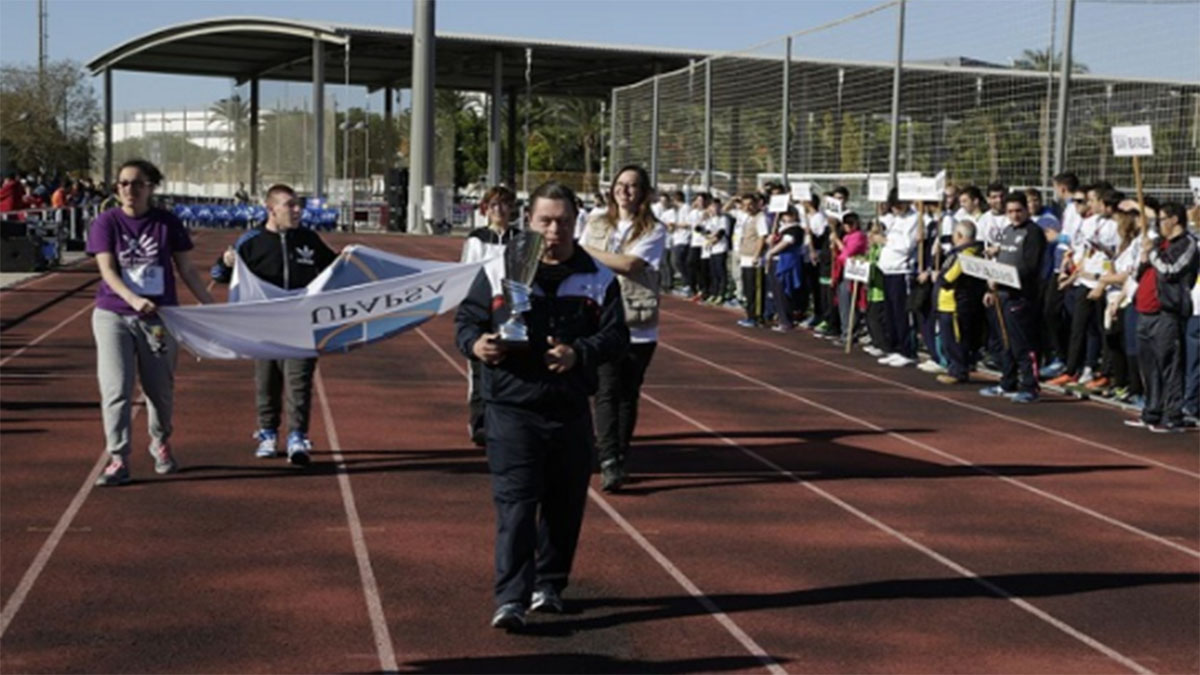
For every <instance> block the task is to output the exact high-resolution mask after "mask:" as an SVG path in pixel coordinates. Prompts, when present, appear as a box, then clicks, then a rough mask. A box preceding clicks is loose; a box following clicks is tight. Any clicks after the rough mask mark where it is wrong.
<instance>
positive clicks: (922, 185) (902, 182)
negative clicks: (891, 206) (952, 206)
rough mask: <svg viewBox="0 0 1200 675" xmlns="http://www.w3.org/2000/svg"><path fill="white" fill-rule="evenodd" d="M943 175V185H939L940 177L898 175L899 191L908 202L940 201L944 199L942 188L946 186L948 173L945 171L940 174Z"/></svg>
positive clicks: (901, 197) (901, 196) (900, 195)
mask: <svg viewBox="0 0 1200 675" xmlns="http://www.w3.org/2000/svg"><path fill="white" fill-rule="evenodd" d="M938 175H939V176H941V179H942V185H941V186H940V187H939V185H938V179H937V178H936V177H935V178H924V177H921V176H898V177H897V178H896V182H897V183H899V185H898V186H897V187H898V190H897V191H898V192H899V193H900V194H899V197H900V199H902V200H904V201H906V202H940V201H942V190H943V189H944V188H945V182H946V175H945V173H944V172H943V173H940V174H938Z"/></svg>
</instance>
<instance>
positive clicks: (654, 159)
mask: <svg viewBox="0 0 1200 675" xmlns="http://www.w3.org/2000/svg"><path fill="white" fill-rule="evenodd" d="M655 70H658V68H657V67H656V68H655ZM658 80H659V76H658V75H655V76H654V86H653V87H652V89H651V91H652V92H653V94H652V97H653V98H652V100H651V102H650V183H651V184H652V185H658Z"/></svg>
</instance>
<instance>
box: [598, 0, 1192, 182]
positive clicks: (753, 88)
mask: <svg viewBox="0 0 1200 675" xmlns="http://www.w3.org/2000/svg"><path fill="white" fill-rule="evenodd" d="M901 5H902V3H901V2H899V1H898V0H897V1H893V2H888V3H884V4H882V5H879V6H876V7H874V8H871V9H869V10H866V11H863V12H860V13H858V14H856V15H854V16H851V17H846V18H844V19H841V20H839V21H835V22H831V23H830V24H826V25H824V26H819V27H815V28H811V29H807V30H803V31H800V32H797V33H794V34H792V35H791V36H788V37H785V38H781V39H778V40H774V41H772V42H769V43H766V44H764V45H760V46H757V47H754V48H751V49H748V50H744V51H740V52H737V53H732V54H723V55H719V56H714V57H711V58H709V59H707V60H705V61H701V62H695V63H692V64H690V65H689V66H688V67H686V68H683V69H680V70H677V71H673V72H669V73H663V74H660V75H657V76H655V77H653V78H649V79H647V80H645V81H643V82H639V83H637V84H634V85H632V86H628V87H623V88H620V89H617V90H614V93H613V105H612V111H611V113H612V138H611V139H610V140H611V147H610V152H611V156H612V162H611V166H613V167H619V166H621V165H623V164H627V163H638V164H642V165H644V166H646V167H648V168H650V169H651V170H652V171H654V172H655V173H656V175H655V176H654V178H655V179H656V182H657V184H658V185H659V187H660V188H664V189H684V190H689V189H690V190H699V189H701V188H703V187H708V188H710V189H712V190H715V191H716V192H718V193H733V192H735V191H743V190H747V189H754V188H757V187H761V186H762V185H763V184H764V183H765V182H767V181H780V180H782V179H785V177H786V179H788V180H792V181H794V180H816V181H817V182H818V184H820V185H822V186H823V187H825V188H826V189H829V188H831V187H832V186H833V185H835V184H843V185H847V186H849V187H850V188H851V190H852V191H853V192H855V198H856V200H861V199H863V198H865V192H866V180H867V177H868V175H871V174H874V175H887V174H889V173H890V171H891V170H892V163H893V162H894V163H895V170H896V171H897V172H899V173H904V172H919V173H922V174H925V175H932V174H934V173H936V172H938V171H940V170H942V169H946V170H947V173H948V175H949V176H950V179H951V180H952V181H954V182H956V183H958V184H968V183H974V184H986V183H988V182H992V181H1001V182H1004V183H1006V184H1008V185H1010V186H1039V187H1045V188H1048V186H1049V184H1050V178H1051V177H1052V176H1053V174H1054V173H1055V168H1056V166H1058V167H1061V169H1062V170H1068V171H1073V172H1075V173H1077V174H1078V175H1079V176H1080V178H1081V179H1082V180H1084V181H1085V182H1090V181H1096V180H1107V181H1109V182H1111V183H1113V184H1114V185H1116V186H1117V187H1118V188H1122V189H1127V190H1132V189H1133V183H1134V179H1133V170H1132V164H1131V162H1130V161H1129V160H1128V159H1126V158H1114V157H1113V156H1112V143H1111V140H1110V139H1111V137H1110V130H1111V127H1113V126H1120V125H1134V124H1149V125H1151V127H1152V128H1153V134H1154V148H1155V153H1154V156H1153V157H1145V158H1143V161H1142V174H1143V180H1144V183H1145V188H1146V191H1147V193H1149V194H1155V195H1157V196H1159V197H1172V198H1175V199H1181V198H1182V197H1183V195H1185V194H1186V193H1187V192H1188V189H1187V178H1188V176H1195V175H1200V59H1197V58H1196V54H1195V49H1194V47H1195V35H1196V34H1200V3H1197V2H1194V1H1184V2H1180V1H1178V0H1148V1H1145V2H1111V1H1100V0H1092V1H1087V0H1080V1H1079V2H1071V1H1070V0H1015V1H1014V0H1009V1H1004V2H999V1H996V0H979V1H978V2H971V3H950V2H938V1H937V0H908V1H907V2H905V3H903V21H902V22H901ZM1069 23H1070V24H1072V25H1071V30H1070V31H1069V32H1070V37H1071V41H1072V49H1071V57H1072V62H1073V63H1072V68H1071V70H1072V72H1071V74H1070V77H1069V84H1068V89H1067V94H1068V96H1067V104H1068V105H1067V110H1068V114H1067V116H1066V122H1067V123H1066V125H1065V128H1064V130H1063V133H1064V136H1063V144H1064V145H1065V154H1064V155H1062V156H1061V157H1060V156H1058V154H1057V153H1056V145H1057V144H1056V140H1057V133H1058V126H1059V125H1058V110H1059V93H1060V84H1059V83H1060V77H1061V64H1062V55H1063V51H1064V50H1063V46H1064V44H1065V43H1066V42H1067V38H1068V24H1069ZM901 25H902V28H901ZM901 31H902V34H903V56H902V59H901V63H900V87H899V91H900V101H899V107H898V115H896V116H895V118H893V112H892V102H893V101H892V98H893V78H894V77H895V74H896V70H897V69H896V65H897V64H896V59H897V42H898V35H899V34H901ZM785 64H787V66H788V67H787V68H786V69H785V67H784V66H785ZM785 70H786V72H785ZM656 80H657V83H656ZM785 81H786V87H787V96H786V97H785V95H784V93H785V91H784V87H785ZM655 117H657V120H658V127H657V129H655V128H654V125H653V120H654V119H655ZM785 124H786V130H787V132H788V133H787V144H786V148H785V146H784V134H783V131H784V129H785V126H784V125H785ZM893 125H895V126H896V127H897V130H898V132H899V133H898V134H897V142H896V143H895V147H893V143H892V141H891V137H892V128H893ZM785 168H786V171H785Z"/></svg>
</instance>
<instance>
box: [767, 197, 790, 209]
mask: <svg viewBox="0 0 1200 675" xmlns="http://www.w3.org/2000/svg"><path fill="white" fill-rule="evenodd" d="M791 205H792V203H791V199H790V198H789V197H788V196H787V195H785V194H784V195H771V201H770V203H769V204H768V205H767V210H768V211H770V212H771V213H783V212H784V211H787V210H788V207H790V206H791Z"/></svg>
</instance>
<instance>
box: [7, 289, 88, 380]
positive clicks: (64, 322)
mask: <svg viewBox="0 0 1200 675" xmlns="http://www.w3.org/2000/svg"><path fill="white" fill-rule="evenodd" d="M93 304H94V303H93V302H92V301H90V300H89V301H88V304H87V306H85V307H84V308H83V309H80V310H79V311H78V312H75V313H74V314H72V315H71V316H68V317H67V318H65V319H63V320H62V321H60V322H59V323H58V324H57V325H56V326H54V327H53V328H51V329H50V330H48V331H46V332H45V333H42V334H41V335H39V336H37V337H35V338H34V339H33V340H31V341H30V342H29V344H26V345H25V346H24V347H21V348H20V349H18V350H17V351H15V352H13V353H11V354H9V355H8V356H6V357H4V358H3V359H0V367H2V366H4V364H6V363H8V362H9V361H12V360H13V359H15V358H17V357H18V356H20V355H22V354H24V353H25V350H26V349H29V348H30V347H32V346H34V345H36V344H37V343H39V342H41V341H42V340H45V339H46V338H48V337H50V336H51V335H53V334H54V333H55V332H56V331H58V329H60V328H62V327H63V326H65V325H67V324H69V323H71V322H72V321H74V320H75V319H78V318H79V315H80V314H83V313H84V312H86V311H88V310H89V309H91V308H92V306H93Z"/></svg>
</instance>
